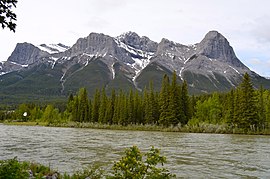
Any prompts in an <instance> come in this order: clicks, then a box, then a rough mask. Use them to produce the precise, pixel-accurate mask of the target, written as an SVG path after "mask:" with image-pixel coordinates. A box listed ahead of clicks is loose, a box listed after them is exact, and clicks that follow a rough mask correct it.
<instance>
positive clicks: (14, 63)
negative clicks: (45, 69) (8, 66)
mask: <svg viewBox="0 0 270 179" xmlns="http://www.w3.org/2000/svg"><path fill="white" fill-rule="evenodd" d="M10 63H12V64H13V65H18V66H21V67H23V68H26V67H28V64H27V65H22V64H19V63H16V62H12V61H10Z"/></svg>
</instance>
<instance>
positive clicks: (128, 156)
mask: <svg viewBox="0 0 270 179" xmlns="http://www.w3.org/2000/svg"><path fill="white" fill-rule="evenodd" d="M144 157H145V159H144ZM165 162H166V158H165V157H163V156H160V152H159V150H158V149H155V148H154V147H152V148H151V149H150V151H149V152H147V153H146V154H142V153H141V151H140V150H139V149H138V147H137V146H133V147H130V148H129V149H126V151H125V156H124V157H122V159H121V160H120V161H118V162H116V163H115V164H114V166H113V168H112V169H113V171H114V172H113V176H112V177H111V178H117V179H121V178H123V179H124V178H129V179H133V178H134V179H135V178H164V179H165V178H171V177H173V176H174V175H172V174H171V173H170V172H169V171H168V170H167V169H165V168H158V167H157V165H158V164H161V165H163V164H164V163H165Z"/></svg>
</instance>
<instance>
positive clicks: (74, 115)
mask: <svg viewBox="0 0 270 179" xmlns="http://www.w3.org/2000/svg"><path fill="white" fill-rule="evenodd" d="M93 96H94V97H93V98H92V99H89V97H88V94H87V91H86V89H85V88H81V89H80V90H79V92H78V93H77V94H76V95H73V94H71V95H70V96H69V98H68V101H67V104H66V106H65V107H64V108H63V107H62V108H57V107H54V106H53V105H51V104H49V105H47V106H43V107H42V106H38V105H35V104H21V105H20V106H19V107H18V108H17V109H16V110H14V111H11V110H2V111H1V113H0V120H2V121H7V120H9V121H14V120H15V121H35V122H46V123H48V124H62V123H68V122H71V121H73V122H79V123H98V124H106V125H107V124H109V125H112V124H113V125H121V126H126V125H130V124H134V125H156V126H162V127H169V126H178V127H180V128H181V127H184V126H199V125H200V124H215V125H225V126H226V127H227V128H237V129H241V130H242V131H244V132H247V131H262V130H267V129H268V128H269V127H270V91H269V90H265V89H263V88H262V87H261V88H260V89H254V88H253V85H252V83H251V80H250V77H249V75H248V74H245V75H244V76H243V80H242V82H241V84H240V85H239V86H238V87H236V88H235V89H232V90H231V91H230V92H227V93H213V94H203V95H199V96H189V95H188V85H187V83H186V82H183V83H182V84H180V83H178V82H177V75H176V73H174V75H173V76H172V79H169V77H168V76H167V75H164V77H163V80H162V86H161V89H160V91H154V90H153V84H152V83H151V82H150V84H149V86H148V87H147V88H145V89H144V90H143V91H142V92H139V91H133V90H130V91H129V92H124V91H121V90H120V91H117V92H116V91H115V90H112V91H111V93H110V95H108V94H106V92H105V88H103V89H97V90H96V92H95V94H94V95H93Z"/></svg>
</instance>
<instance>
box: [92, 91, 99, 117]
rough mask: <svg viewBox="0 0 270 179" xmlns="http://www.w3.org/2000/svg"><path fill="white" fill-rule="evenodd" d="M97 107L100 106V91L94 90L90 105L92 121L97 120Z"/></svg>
mask: <svg viewBox="0 0 270 179" xmlns="http://www.w3.org/2000/svg"><path fill="white" fill-rule="evenodd" d="M99 107H100V91H99V90H96V93H95V95H94V101H93V105H92V122H98V115H99Z"/></svg>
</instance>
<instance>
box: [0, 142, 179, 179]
mask: <svg viewBox="0 0 270 179" xmlns="http://www.w3.org/2000/svg"><path fill="white" fill-rule="evenodd" d="M165 163H166V157H165V156H161V155H160V150H159V149H157V148H154V147H153V146H152V147H151V148H150V150H149V151H148V152H146V153H142V152H141V151H140V149H139V148H138V147H137V146H132V147H130V148H127V149H125V155H124V156H123V157H122V158H121V159H120V160H119V161H115V162H114V163H113V165H112V167H111V168H108V166H102V165H101V164H95V163H94V164H92V165H90V166H88V167H84V168H83V169H82V170H79V171H75V172H74V173H73V174H67V173H61V171H57V170H54V169H52V168H51V167H50V166H45V165H41V164H38V163H32V162H26V161H19V160H18V159H17V158H16V157H15V158H13V159H8V160H0V179H30V178H37V179H42V178H46V179H47V178H50V179H57V178H58V179H88V178H89V179H90V178H92V179H101V178H107V179H125V178H134V179H135V178H163V179H169V178H175V177H176V175H175V174H172V173H171V172H170V171H169V170H168V169H166V168H164V164H165Z"/></svg>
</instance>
